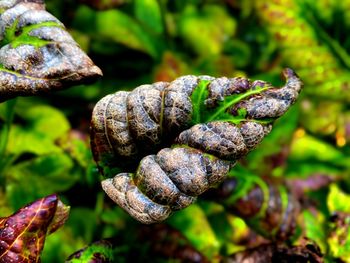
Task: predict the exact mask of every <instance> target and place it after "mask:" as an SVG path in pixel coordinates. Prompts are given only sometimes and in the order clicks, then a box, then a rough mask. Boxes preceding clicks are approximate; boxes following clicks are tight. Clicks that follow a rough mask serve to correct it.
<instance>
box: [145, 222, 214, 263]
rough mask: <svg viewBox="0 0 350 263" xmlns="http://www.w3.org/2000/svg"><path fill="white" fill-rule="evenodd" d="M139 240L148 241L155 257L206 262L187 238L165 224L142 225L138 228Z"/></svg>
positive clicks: (191, 262)
mask: <svg viewBox="0 0 350 263" xmlns="http://www.w3.org/2000/svg"><path fill="white" fill-rule="evenodd" d="M139 236H140V240H141V241H142V242H143V243H147V242H149V246H150V250H151V251H150V252H149V253H153V254H154V256H155V257H157V256H161V257H163V258H166V259H174V260H179V261H180V262H188V263H197V262H201V263H207V262H209V261H208V259H207V258H206V257H205V256H204V255H203V254H201V252H199V251H198V250H196V249H195V248H194V247H193V246H192V245H191V243H190V242H189V240H188V239H187V238H186V237H185V236H184V235H183V234H182V233H181V232H179V231H178V230H176V229H174V228H172V227H170V226H169V225H165V224H156V225H150V226H143V227H142V228H141V229H140V233H139Z"/></svg>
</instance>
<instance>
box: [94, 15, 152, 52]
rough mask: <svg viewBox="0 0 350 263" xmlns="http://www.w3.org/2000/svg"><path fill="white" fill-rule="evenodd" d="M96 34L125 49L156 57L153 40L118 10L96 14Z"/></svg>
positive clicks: (130, 18) (131, 19)
mask: <svg viewBox="0 0 350 263" xmlns="http://www.w3.org/2000/svg"><path fill="white" fill-rule="evenodd" d="M96 27H97V28H96V29H97V32H96V34H99V35H101V36H102V37H105V38H108V39H109V40H111V41H115V42H117V43H120V44H123V45H125V46H126V47H129V48H132V49H136V50H140V51H143V52H145V53H147V54H149V55H151V56H152V57H158V56H159V51H158V50H157V47H156V44H155V42H154V40H153V39H152V38H151V37H150V36H149V35H148V34H147V33H146V32H145V30H144V29H143V28H142V27H141V26H140V25H139V24H138V23H137V22H136V21H135V20H134V19H133V18H132V17H130V16H128V15H127V14H125V13H123V12H121V11H119V10H108V11H101V12H97V14H96Z"/></svg>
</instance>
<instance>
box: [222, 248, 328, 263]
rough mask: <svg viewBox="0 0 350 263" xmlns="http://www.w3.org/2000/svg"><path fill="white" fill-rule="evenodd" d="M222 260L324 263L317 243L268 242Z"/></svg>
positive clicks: (248, 262) (241, 262)
mask: <svg viewBox="0 0 350 263" xmlns="http://www.w3.org/2000/svg"><path fill="white" fill-rule="evenodd" d="M222 262H225V263H253V262H254V263H267V262H270V263H288V262H290V263H292V262H293V263H322V262H324V261H323V258H322V255H321V253H320V252H319V248H318V247H317V245H315V244H307V245H305V246H304V245H303V246H293V247H287V246H285V245H278V244H268V245H262V246H259V247H256V248H253V249H248V250H245V251H242V252H238V253H236V254H234V255H232V256H230V257H228V258H226V259H225V260H223V261H222Z"/></svg>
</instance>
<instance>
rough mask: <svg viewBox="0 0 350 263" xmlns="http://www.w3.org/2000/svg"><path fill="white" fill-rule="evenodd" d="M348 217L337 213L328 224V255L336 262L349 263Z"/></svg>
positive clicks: (349, 222) (349, 224) (349, 217)
mask: <svg viewBox="0 0 350 263" xmlns="http://www.w3.org/2000/svg"><path fill="white" fill-rule="evenodd" d="M349 226H350V215H349V214H348V213H337V214H335V216H334V219H333V220H332V222H330V223H329V227H330V231H329V234H328V239H327V242H328V245H329V255H330V256H332V257H333V258H334V259H337V261H338V260H339V261H341V262H350V229H349Z"/></svg>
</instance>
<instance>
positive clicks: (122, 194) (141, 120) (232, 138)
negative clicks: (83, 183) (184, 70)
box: [91, 69, 302, 223]
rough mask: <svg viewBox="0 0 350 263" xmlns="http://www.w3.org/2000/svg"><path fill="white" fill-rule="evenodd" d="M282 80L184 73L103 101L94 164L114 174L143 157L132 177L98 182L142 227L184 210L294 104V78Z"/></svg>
mask: <svg viewBox="0 0 350 263" xmlns="http://www.w3.org/2000/svg"><path fill="white" fill-rule="evenodd" d="M283 77H284V78H285V79H286V80H287V83H286V85H285V86H284V87H282V88H273V87H271V85H270V84H269V83H266V82H263V81H253V82H251V81H250V80H248V79H244V78H231V79H229V78H225V77H224V78H212V77H208V76H200V77H195V76H184V77H181V78H178V79H176V80H174V81H173V82H170V83H167V82H158V83H155V84H152V85H142V86H140V87H138V88H136V89H135V90H133V91H131V92H124V91H121V92H117V93H115V94H112V95H108V96H106V97H105V98H103V99H102V100H101V101H100V102H98V103H97V105H96V106H95V109H94V111H93V117H92V139H91V144H92V149H93V152H94V157H95V160H96V162H97V163H98V165H99V167H100V168H101V170H102V171H103V173H104V174H106V175H115V173H117V170H118V169H117V168H118V167H122V166H123V165H122V163H123V162H125V161H126V160H132V162H131V165H132V164H133V163H135V162H138V161H139V159H140V158H142V157H143V156H146V157H143V158H142V160H141V161H140V164H139V165H138V168H137V171H136V172H135V173H134V174H130V173H119V174H117V175H116V176H115V177H114V178H111V179H106V180H104V181H103V182H102V187H103V189H104V190H105V192H106V193H107V194H108V195H109V197H111V199H112V200H113V201H115V202H116V203H117V204H119V205H120V206H121V207H122V208H123V209H125V210H126V211H127V212H128V213H129V214H130V215H132V216H133V217H134V218H136V219H137V220H139V221H141V222H143V223H154V222H159V221H162V220H164V219H166V218H167V217H168V216H169V215H170V213H171V212H172V211H174V210H179V209H182V208H184V207H186V206H188V205H190V204H191V203H193V202H194V201H195V199H196V197H197V196H198V195H200V194H201V193H203V192H204V191H206V190H207V189H208V188H210V187H212V186H214V185H216V184H218V183H220V182H222V181H223V180H224V178H225V177H226V176H227V174H228V172H229V170H230V169H231V168H232V167H233V166H234V164H235V162H236V161H237V160H238V159H240V158H242V157H243V156H245V155H246V154H247V153H248V152H249V151H250V150H252V149H254V147H256V146H257V145H258V144H259V143H260V141H261V140H262V139H263V138H264V136H265V135H266V134H268V133H269V131H270V130H271V127H272V126H271V123H272V121H273V120H275V119H276V118H278V117H280V116H281V115H283V114H284V113H285V112H286V111H287V109H288V108H289V107H290V106H291V105H292V104H293V103H294V102H295V101H296V99H297V97H298V94H299V92H300V90H301V87H302V83H301V81H300V79H299V78H298V77H297V76H296V74H295V73H294V72H293V71H292V70H290V69H285V70H284V71H283ZM166 145H168V146H170V145H171V146H172V147H171V148H165V146H166ZM159 149H161V150H160V151H159V152H158V153H157V154H156V155H152V153H154V152H157V151H158V150H159ZM149 154H151V155H149ZM128 165H129V163H127V164H126V166H128Z"/></svg>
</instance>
